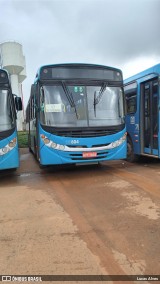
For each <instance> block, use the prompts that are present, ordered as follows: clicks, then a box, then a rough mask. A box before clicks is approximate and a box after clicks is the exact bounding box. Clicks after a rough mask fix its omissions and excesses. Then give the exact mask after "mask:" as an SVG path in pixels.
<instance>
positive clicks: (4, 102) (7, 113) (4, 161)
mask: <svg viewBox="0 0 160 284" xmlns="http://www.w3.org/2000/svg"><path fill="white" fill-rule="evenodd" d="M21 109H22V101H21V98H19V97H17V96H15V97H14V95H13V94H12V90H11V85H10V80H9V75H8V73H7V71H6V70H3V69H0V170H5V169H16V168H18V167H19V153H18V141H17V129H16V118H17V116H16V110H17V111H18V110H21Z"/></svg>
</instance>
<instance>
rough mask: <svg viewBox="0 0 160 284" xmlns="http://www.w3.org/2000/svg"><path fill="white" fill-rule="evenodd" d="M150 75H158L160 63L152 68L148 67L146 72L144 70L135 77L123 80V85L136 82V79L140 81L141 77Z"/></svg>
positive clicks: (159, 73)
mask: <svg viewBox="0 0 160 284" xmlns="http://www.w3.org/2000/svg"><path fill="white" fill-rule="evenodd" d="M150 74H156V75H160V63H159V64H157V65H154V66H152V67H150V68H148V69H146V70H144V71H142V72H140V73H137V74H135V75H133V76H131V77H129V78H127V79H125V80H124V84H128V83H130V82H132V81H136V80H138V79H140V78H142V77H145V76H147V75H150Z"/></svg>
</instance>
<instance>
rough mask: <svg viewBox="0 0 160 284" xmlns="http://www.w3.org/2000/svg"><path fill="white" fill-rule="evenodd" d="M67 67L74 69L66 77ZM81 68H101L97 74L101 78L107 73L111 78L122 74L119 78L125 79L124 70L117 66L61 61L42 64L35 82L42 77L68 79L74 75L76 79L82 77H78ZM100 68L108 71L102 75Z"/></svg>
mask: <svg viewBox="0 0 160 284" xmlns="http://www.w3.org/2000/svg"><path fill="white" fill-rule="evenodd" d="M45 69H46V70H45ZM54 69H55V71H54ZM56 69H57V72H56ZM65 69H71V70H73V72H72V73H70V74H68V75H67V77H66V78H65V76H66V73H65V72H66V71H65ZM75 69H77V72H78V69H79V73H77V72H75ZM81 69H92V70H93V69H95V70H96V69H97V70H99V71H98V72H99V73H98V75H97V76H98V77H99V79H100V77H101V76H102V79H103V76H105V74H108V76H109V78H110V79H111V77H114V76H117V77H118V76H119V75H120V76H119V80H121V81H122V80H123V79H122V71H121V70H120V69H118V68H115V67H110V66H105V65H98V64H90V63H61V64H50V65H43V66H41V67H40V68H39V69H38V71H37V74H36V78H35V82H36V81H37V80H39V79H42V78H43V79H68V76H70V77H72V76H73V78H74V79H76V78H81V77H78V76H79V75H80V70H81ZM100 70H103V71H104V72H106V73H104V74H103V75H102V73H100V72H101V71H100ZM110 71H111V72H112V73H111V72H110ZM107 72H108V73H107ZM116 72H117V75H116ZM78 74H79V75H78ZM109 74H110V75H109ZM111 74H112V76H111ZM114 74H115V75H114ZM87 75H89V73H88V74H87V73H86V76H87ZM41 76H42V77H41ZM76 76H77V77H76ZM83 76H85V73H84V74H83ZM97 76H95V79H96V78H97ZM91 77H92V76H91V75H89V77H88V78H91ZM106 78H107V77H106ZM97 79H98V78H97ZM112 79H113V78H112Z"/></svg>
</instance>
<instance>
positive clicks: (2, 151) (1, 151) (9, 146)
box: [0, 138, 17, 156]
mask: <svg viewBox="0 0 160 284" xmlns="http://www.w3.org/2000/svg"><path fill="white" fill-rule="evenodd" d="M16 144H17V139H16V138H14V139H13V140H11V141H10V142H9V143H8V144H7V145H6V146H4V147H3V148H0V156H3V155H5V154H7V153H8V152H10V151H11V150H12V149H13V148H15V146H16Z"/></svg>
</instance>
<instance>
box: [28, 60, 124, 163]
mask: <svg viewBox="0 0 160 284" xmlns="http://www.w3.org/2000/svg"><path fill="white" fill-rule="evenodd" d="M26 116H27V127H28V130H29V148H30V150H31V151H32V152H33V153H34V154H35V156H36V157H37V159H38V160H39V162H40V164H41V165H56V164H68V163H71V164H78V163H88V162H91V163H92V162H100V161H107V160H115V159H124V158H126V128H125V119H124V93H123V81H122V73H121V71H120V70H119V69H115V68H111V67H105V66H99V65H91V64H62V65H49V66H43V67H41V68H40V70H39V71H38V73H37V76H36V80H35V83H34V84H33V85H32V88H31V96H30V99H29V102H28V105H27V114H26Z"/></svg>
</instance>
